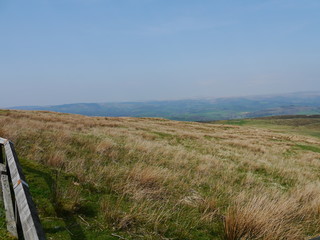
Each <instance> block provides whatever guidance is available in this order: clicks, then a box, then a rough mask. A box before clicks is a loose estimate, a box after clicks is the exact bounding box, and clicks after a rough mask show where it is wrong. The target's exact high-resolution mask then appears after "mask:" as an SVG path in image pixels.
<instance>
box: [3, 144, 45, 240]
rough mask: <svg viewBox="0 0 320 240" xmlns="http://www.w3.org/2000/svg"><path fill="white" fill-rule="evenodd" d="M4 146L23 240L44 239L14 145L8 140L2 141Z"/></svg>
mask: <svg viewBox="0 0 320 240" xmlns="http://www.w3.org/2000/svg"><path fill="white" fill-rule="evenodd" d="M4 148H5V153H6V158H7V164H8V167H9V171H10V176H11V181H12V186H13V191H14V195H15V200H16V205H17V208H18V212H19V217H20V222H21V227H22V231H23V236H24V238H25V240H38V239H39V240H42V239H46V238H45V234H44V231H43V229H42V226H41V223H40V219H39V216H38V213H37V210H36V207H35V205H34V202H33V200H32V198H31V194H30V191H29V186H28V184H27V183H26V180H25V177H24V175H23V173H22V168H21V166H20V164H19V161H18V157H17V155H16V153H15V150H14V146H13V144H12V143H11V142H10V141H9V142H8V141H7V142H5V143H4Z"/></svg>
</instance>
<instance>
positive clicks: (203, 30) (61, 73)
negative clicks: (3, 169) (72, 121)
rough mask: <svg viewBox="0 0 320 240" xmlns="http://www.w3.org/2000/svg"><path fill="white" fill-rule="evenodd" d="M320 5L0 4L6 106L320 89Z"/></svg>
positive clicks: (82, 0) (1, 92)
mask: <svg viewBox="0 0 320 240" xmlns="http://www.w3.org/2000/svg"><path fill="white" fill-rule="evenodd" d="M319 13H320V1H318V0H306V1H302V0H299V1H298V0H243V1H239V0H233V1H231V0H220V1H219V0H28V1H25V0H0V107H10V106H23V105H56V104H66V103H77V102H118V101H147V100H173V99H188V98H202V97H223V96H244V95H259V94H272V93H274V94H278V93H287V92H296V91H318V90H320V27H319V26H320V14H319Z"/></svg>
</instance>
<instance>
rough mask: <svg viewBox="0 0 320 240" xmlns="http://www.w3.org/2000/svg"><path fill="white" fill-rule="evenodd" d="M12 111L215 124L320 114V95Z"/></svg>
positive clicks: (247, 97)
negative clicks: (229, 121) (225, 121)
mask: <svg viewBox="0 0 320 240" xmlns="http://www.w3.org/2000/svg"><path fill="white" fill-rule="evenodd" d="M11 109H20V110H45V111H53V112H62V113H73V114H81V115H87V116H106V117H160V118H167V119H171V120H180V121H214V120H228V119H241V118H254V117H265V116H278V115H312V114H320V92H299V93H289V94H278V95H261V96H246V97H229V98H206V99H187V100H168V101H147V102H114V103H75V104H64V105H56V106H21V107H12V108H11Z"/></svg>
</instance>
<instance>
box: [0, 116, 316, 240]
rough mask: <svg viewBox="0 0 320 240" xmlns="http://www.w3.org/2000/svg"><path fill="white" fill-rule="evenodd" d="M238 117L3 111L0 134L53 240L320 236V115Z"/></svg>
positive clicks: (240, 239)
mask: <svg viewBox="0 0 320 240" xmlns="http://www.w3.org/2000/svg"><path fill="white" fill-rule="evenodd" d="M239 121H244V122H229V124H236V125H225V124H222V123H216V124H211V123H194V122H178V121H170V120H165V119H155V118H154V119H152V118H105V117H86V116H79V115H71V114H60V113H51V112H27V111H12V110H0V136H1V137H4V138H8V139H11V140H12V141H13V142H14V143H15V144H16V150H17V152H18V155H19V157H20V159H21V163H22V166H23V169H24V172H25V174H26V178H27V180H28V183H29V185H30V190H31V193H32V195H33V198H34V201H35V202H36V204H37V206H38V209H39V213H40V218H41V220H42V223H43V225H44V229H45V231H46V233H47V237H48V239H150V240H151V239H197V240H200V239H225V240H244V239H252V240H254V239H264V240H267V239H268V240H279V239H283V240H285V239H288V240H289V239H290V240H294V239H297V240H299V239H308V238H310V237H311V236H317V235H320V181H319V177H320V172H319V167H320V143H319V138H318V137H317V136H319V135H318V134H319V131H318V130H319V128H318V127H319V119H313V120H312V121H313V123H312V124H311V125H309V126H308V125H307V124H305V126H303V127H300V126H301V123H299V124H295V125H297V126H291V127H290V125H292V124H289V123H288V121H289V122H290V120H288V119H287V120H286V119H282V120H281V119H280V120H274V119H270V122H269V124H268V121H269V120H268V119H263V120H261V122H259V123H258V122H255V123H253V122H252V123H250V120H239ZM257 121H258V120H257ZM273 121H276V122H273ZM277 121H280V122H281V121H282V123H283V124H282V125H280V122H277ZM285 122H286V123H285ZM275 124H276V125H277V126H276V125H275ZM238 125H242V126H238ZM295 127H297V129H298V130H294V131H293V130H292V129H294V128H295ZM0 223H1V224H2V221H0ZM2 225H3V224H2ZM2 228H3V226H2ZM0 231H2V230H0Z"/></svg>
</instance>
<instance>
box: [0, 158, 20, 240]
mask: <svg viewBox="0 0 320 240" xmlns="http://www.w3.org/2000/svg"><path fill="white" fill-rule="evenodd" d="M0 171H1V172H0V179H1V180H0V181H1V192H2V199H3V205H4V209H5V213H6V222H7V230H8V232H9V233H10V234H11V235H12V236H14V237H18V233H17V225H16V220H15V217H14V211H13V204H12V197H11V192H10V185H9V178H8V175H7V172H6V166H5V165H4V164H2V163H1V164H0Z"/></svg>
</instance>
